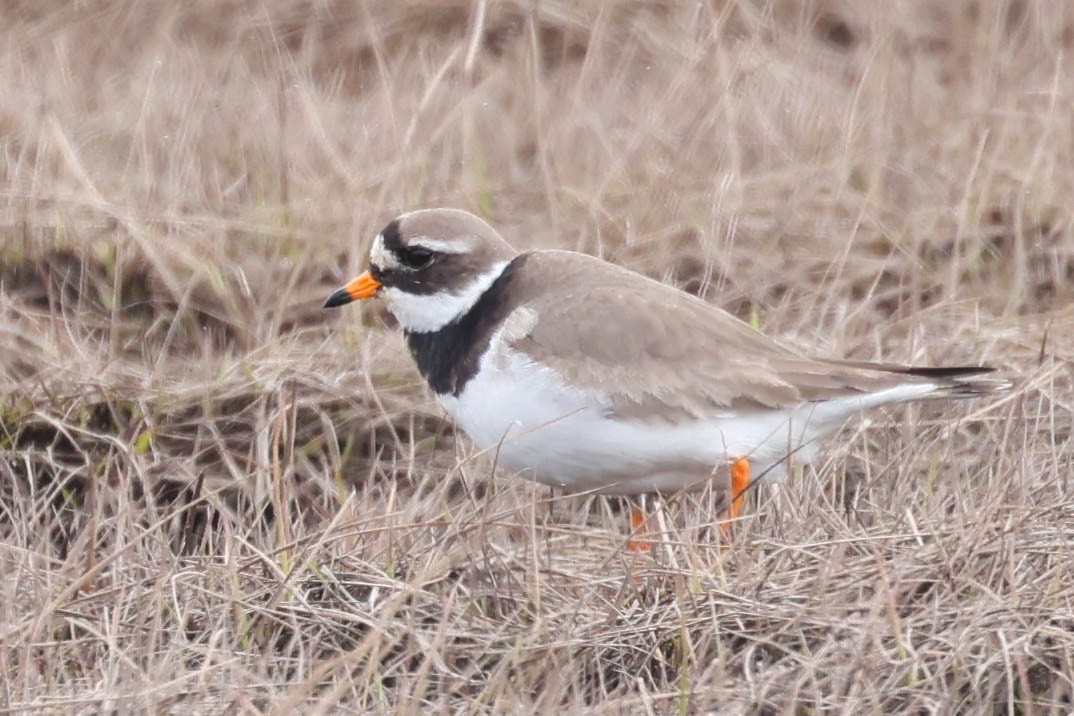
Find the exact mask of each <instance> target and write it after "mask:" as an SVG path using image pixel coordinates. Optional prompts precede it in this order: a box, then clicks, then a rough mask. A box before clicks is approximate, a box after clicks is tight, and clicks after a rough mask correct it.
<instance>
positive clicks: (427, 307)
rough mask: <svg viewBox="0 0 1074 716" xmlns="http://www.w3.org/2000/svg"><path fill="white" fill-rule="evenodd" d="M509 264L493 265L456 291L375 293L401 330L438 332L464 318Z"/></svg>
mask: <svg viewBox="0 0 1074 716" xmlns="http://www.w3.org/2000/svg"><path fill="white" fill-rule="evenodd" d="M508 263H510V262H509V261H501V262H499V263H497V264H494V265H493V266H492V267H490V268H489V270H488V271H485V272H484V273H481V274H478V275H477V276H476V277H475V278H474V280H473V281H471V282H470V283H469V284H467V285H466V286H463V287H462V288H461V289H458V290H455V291H447V290H445V291H439V292H437V293H430V294H416V293H407V292H406V291H400V290H399V289H397V288H390V287H388V286H385V287H384V288H382V289H380V291H379V292H378V293H377V295H378V296H380V297H381V298H383V299H384V302H385V303H386V304H387V305H388V310H389V311H391V313H392V315H393V316H395V318H396V320H397V321H399V323H400V324H401V325H402V326H403V328H404V329H405V330H407V331H409V332H411V333H432V332H433V331H438V330H440V329H441V328H443V327H444V326H446V325H447V324H449V323H451V322H452V321H453V320H455V319H456V318H458V317H459V316H461V315H463V314H464V313H466V312H467V311H469V310H470V309H471V308H473V307H474V304H475V303H477V301H478V299H479V298H481V295H482V294H483V293H485V291H487V290H488V288H489V286H491V285H492V284H493V282H495V281H496V279H498V278H499V277H500V274H502V273H503V270H504V269H505V268H507V264H508Z"/></svg>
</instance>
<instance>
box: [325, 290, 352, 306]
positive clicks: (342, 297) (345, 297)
mask: <svg viewBox="0 0 1074 716" xmlns="http://www.w3.org/2000/svg"><path fill="white" fill-rule="evenodd" d="M353 300H354V298H353V297H352V296H351V294H350V293H349V292H348V291H347V289H346V288H341V289H339V290H338V291H336V292H335V293H333V294H332V295H331V296H329V297H328V299H327V300H326V301H325V302H324V308H335V307H336V306H345V305H347V304H348V303H350V302H352V301H353Z"/></svg>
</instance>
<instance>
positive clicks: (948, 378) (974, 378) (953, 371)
mask: <svg viewBox="0 0 1074 716" xmlns="http://www.w3.org/2000/svg"><path fill="white" fill-rule="evenodd" d="M838 364H839V365H844V366H847V367H850V368H858V369H864V370H867V371H870V372H872V374H873V375H874V376H876V374H877V373H881V374H882V373H888V374H892V375H896V376H898V375H904V376H907V377H911V378H916V379H917V381H914V382H924V383H932V384H933V385H935V386H936V387H935V389H934V390H932V391H931V392H929V393H927V394H925V395H919V396H918V398H976V397H980V396H982V395H991V394H993V393H1002V392H1003V391H1005V390H1009V389H1010V387H1011V381H1009V380H1007V379H1006V378H1002V377H997V376H988V375H986V374H987V373H995V372H996V369H995V368H992V367H991V366H986V365H963V366H948V367H943V368H917V367H914V366H909V365H899V364H896V363H865V362H859V361H838ZM907 382H910V381H907Z"/></svg>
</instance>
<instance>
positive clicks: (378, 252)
mask: <svg viewBox="0 0 1074 716" xmlns="http://www.w3.org/2000/svg"><path fill="white" fill-rule="evenodd" d="M369 263H371V264H373V265H374V266H376V267H377V268H379V269H397V268H399V261H398V260H397V259H396V258H395V256H394V255H393V254H392V252H391V251H388V249H386V248H384V234H377V238H375V239H373V245H372V246H371V247H369Z"/></svg>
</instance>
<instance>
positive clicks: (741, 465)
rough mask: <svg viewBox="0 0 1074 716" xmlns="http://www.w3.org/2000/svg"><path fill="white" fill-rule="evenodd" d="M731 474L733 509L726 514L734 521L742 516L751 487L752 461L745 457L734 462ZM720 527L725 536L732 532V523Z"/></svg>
mask: <svg viewBox="0 0 1074 716" xmlns="http://www.w3.org/2000/svg"><path fill="white" fill-rule="evenodd" d="M730 472H731V507H730V508H729V509H728V510H726V511H725V512H724V514H725V515H726V516H727V517H728V518H730V519H732V520H733V519H735V518H736V517H738V516H739V515H741V514H742V503H743V502H744V501H745V499H746V488H747V487H749V486H750V461H749V460H747V459H746V458H744V457H740V458H736V459H735V460H732V461H731V469H730ZM720 527H721V528H722V529H723V531H724V533H725V534H726V533H729V532H730V531H731V523H730V522H724V523H723V524H722V525H720Z"/></svg>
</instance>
